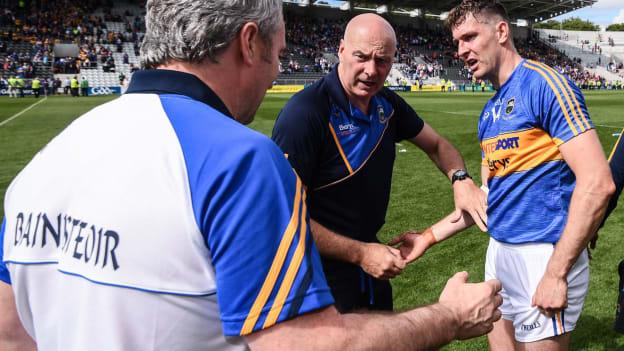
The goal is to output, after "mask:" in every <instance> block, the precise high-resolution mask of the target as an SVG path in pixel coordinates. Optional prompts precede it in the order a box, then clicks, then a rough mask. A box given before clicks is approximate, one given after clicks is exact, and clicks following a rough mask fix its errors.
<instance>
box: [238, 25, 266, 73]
mask: <svg viewBox="0 0 624 351" xmlns="http://www.w3.org/2000/svg"><path fill="white" fill-rule="evenodd" d="M238 39H239V40H240V51H241V57H242V59H243V63H245V64H247V65H252V64H253V63H254V60H255V59H256V58H258V57H260V50H262V48H261V47H260V41H261V40H260V30H259V28H258V25H257V24H255V23H253V22H247V23H245V24H244V25H243V27H242V28H241V30H240V32H239V34H238Z"/></svg>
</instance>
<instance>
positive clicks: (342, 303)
mask: <svg viewBox="0 0 624 351" xmlns="http://www.w3.org/2000/svg"><path fill="white" fill-rule="evenodd" d="M395 53H396V37H395V33H394V30H393V29H392V27H391V25H390V24H389V23H388V22H386V21H385V20H384V19H383V18H382V17H380V16H377V15H374V14H363V15H359V16H356V17H355V18H353V19H352V20H351V21H350V22H349V23H348V25H347V28H346V30H345V35H344V39H343V40H342V41H341V43H340V48H339V51H338V56H339V58H340V63H339V64H338V65H337V66H336V67H334V69H333V71H332V72H331V73H329V74H328V75H327V76H325V77H324V78H322V79H321V80H319V81H318V82H316V83H315V84H313V85H312V86H310V87H308V88H306V89H305V90H303V91H302V92H300V93H298V94H296V95H295V96H293V97H292V98H291V100H290V101H289V102H288V103H287V104H286V106H285V107H284V109H283V110H282V111H281V113H280V115H279V117H278V119H277V122H276V124H275V127H274V129H273V140H274V141H275V142H276V143H277V144H278V145H279V146H280V147H281V148H282V150H283V151H284V153H286V154H287V155H288V159H289V161H290V163H291V164H292V166H293V167H294V168H295V170H296V171H297V174H298V175H299V177H301V179H302V181H303V183H304V184H305V186H306V187H307V190H308V208H309V210H310V218H311V220H310V223H311V228H312V234H313V236H314V239H315V241H316V244H317V246H318V248H319V251H320V252H321V255H322V260H323V267H324V270H325V274H326V277H327V280H328V282H329V285H330V287H331V289H332V294H333V295H334V298H335V299H336V306H337V307H338V309H339V310H340V311H341V312H348V311H353V310H355V309H362V308H366V309H378V310H391V309H392V289H391V286H390V283H389V282H388V279H390V278H393V277H395V276H396V275H398V274H400V273H401V271H402V270H403V269H404V268H405V265H406V262H407V261H406V260H405V259H404V258H403V257H401V254H400V251H399V250H397V249H395V248H393V247H391V246H387V245H383V244H380V243H379V242H378V240H377V237H376V234H377V232H378V230H379V229H380V228H381V227H382V225H383V223H384V220H385V214H386V209H387V206H388V199H389V196H390V183H391V178H392V168H393V164H394V158H395V143H396V142H398V141H400V140H409V141H410V142H412V143H414V144H415V145H417V146H418V147H420V148H421V149H422V150H423V151H424V152H425V153H427V155H428V156H429V157H430V158H431V159H432V160H433V162H434V163H435V164H436V166H438V168H439V169H440V170H442V171H443V172H444V174H446V175H447V176H448V177H449V179H451V180H452V182H453V190H454V193H455V204H456V211H455V217H456V220H459V218H460V217H461V216H462V213H463V212H467V213H468V214H469V215H471V216H472V217H473V218H474V219H475V222H477V223H478V224H479V226H480V228H481V229H482V230H485V229H486V227H485V223H486V218H485V195H484V193H483V192H482V191H481V190H480V189H479V188H478V187H477V186H475V184H474V183H473V181H472V180H471V179H470V176H469V175H468V174H467V172H466V170H465V166H464V162H463V160H462V157H461V155H460V154H459V152H458V151H457V150H456V149H455V148H454V147H453V146H452V145H451V144H450V143H449V142H448V141H446V140H445V139H444V138H442V137H441V136H440V135H438V134H437V133H436V132H435V131H434V130H433V129H432V128H431V127H430V126H428V125H427V124H426V123H425V122H424V121H423V120H422V119H420V118H419V117H418V115H417V114H416V112H414V110H413V109H412V108H411V107H410V106H409V105H408V104H407V103H406V102H405V101H404V100H403V99H402V98H401V97H399V96H398V95H397V94H395V93H393V92H392V91H390V90H389V89H387V88H384V86H383V85H384V81H385V80H386V77H387V76H388V74H389V72H390V69H391V68H392V61H393V58H394V56H395Z"/></svg>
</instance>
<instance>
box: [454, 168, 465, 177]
mask: <svg viewBox="0 0 624 351" xmlns="http://www.w3.org/2000/svg"><path fill="white" fill-rule="evenodd" d="M467 174H468V173H466V171H464V170H461V169H460V170H458V171H455V173H453V176H455V177H456V178H463V177H466V175H467Z"/></svg>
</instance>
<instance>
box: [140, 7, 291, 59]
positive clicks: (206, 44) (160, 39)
mask: <svg viewBox="0 0 624 351" xmlns="http://www.w3.org/2000/svg"><path fill="white" fill-rule="evenodd" d="M146 10H147V14H146V15H145V26H146V30H145V36H144V37H143V42H142V43H141V67H142V68H155V67H157V66H159V65H161V64H164V63H167V62H169V61H171V60H176V61H182V62H191V63H199V62H202V61H203V60H204V59H209V60H210V61H212V62H215V63H216V62H218V61H217V58H218V56H219V54H220V53H221V52H222V51H223V50H224V49H226V48H227V47H228V46H229V45H230V43H231V42H232V41H233V40H234V39H235V38H236V36H237V34H238V32H239V31H240V29H241V28H242V26H243V25H244V24H245V23H248V22H254V23H256V24H257V25H258V28H259V32H260V36H261V37H262V39H263V40H264V41H265V42H266V43H268V44H269V45H270V44H271V41H270V38H271V35H272V34H273V33H274V32H275V31H276V30H277V28H278V25H279V23H280V21H281V20H282V0H148V1H147V4H146Z"/></svg>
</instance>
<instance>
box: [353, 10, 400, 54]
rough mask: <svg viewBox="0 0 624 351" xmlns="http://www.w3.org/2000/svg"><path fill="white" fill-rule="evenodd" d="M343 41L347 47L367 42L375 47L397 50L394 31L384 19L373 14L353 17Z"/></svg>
mask: <svg viewBox="0 0 624 351" xmlns="http://www.w3.org/2000/svg"><path fill="white" fill-rule="evenodd" d="M343 40H344V41H345V44H347V45H349V44H351V43H353V42H362V41H365V42H368V43H370V44H373V45H374V46H385V47H387V48H392V49H394V50H396V34H395V33H394V29H393V28H392V26H391V25H390V23H388V21H386V20H385V19H384V18H383V17H381V16H379V15H376V14H373V13H365V14H362V15H357V16H355V17H353V18H352V19H351V21H349V23H347V28H346V29H345V34H344V39H343Z"/></svg>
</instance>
